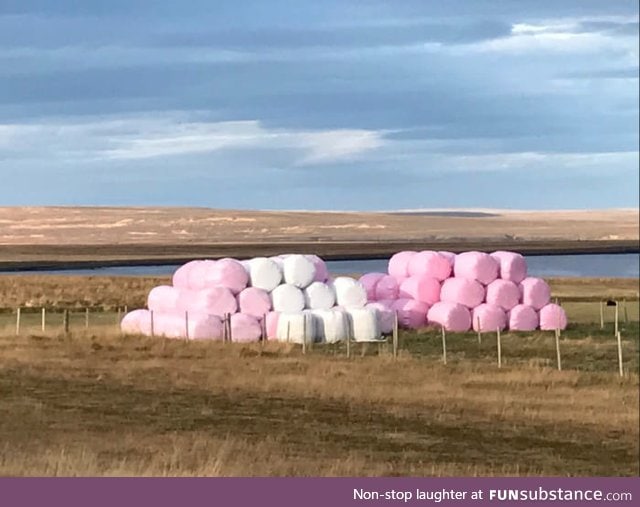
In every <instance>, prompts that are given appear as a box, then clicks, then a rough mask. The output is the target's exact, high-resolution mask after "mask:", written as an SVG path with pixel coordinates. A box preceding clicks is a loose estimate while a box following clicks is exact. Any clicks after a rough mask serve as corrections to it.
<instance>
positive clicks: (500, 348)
mask: <svg viewBox="0 0 640 507" xmlns="http://www.w3.org/2000/svg"><path fill="white" fill-rule="evenodd" d="M496 338H497V342H498V368H502V340H501V338H500V328H499V327H498V328H496Z"/></svg>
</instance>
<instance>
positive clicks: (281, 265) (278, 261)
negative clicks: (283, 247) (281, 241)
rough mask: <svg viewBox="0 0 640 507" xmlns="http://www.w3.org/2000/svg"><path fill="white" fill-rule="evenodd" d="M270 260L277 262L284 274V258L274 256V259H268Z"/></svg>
mask: <svg viewBox="0 0 640 507" xmlns="http://www.w3.org/2000/svg"><path fill="white" fill-rule="evenodd" d="M268 259H269V260H270V261H273V262H275V263H276V264H277V265H278V267H279V268H280V272H281V273H284V258H283V257H282V256H281V255H274V256H273V257H268Z"/></svg>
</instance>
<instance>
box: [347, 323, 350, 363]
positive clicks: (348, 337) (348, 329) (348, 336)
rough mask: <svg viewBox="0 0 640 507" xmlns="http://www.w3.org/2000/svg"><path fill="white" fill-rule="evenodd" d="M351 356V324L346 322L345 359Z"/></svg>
mask: <svg viewBox="0 0 640 507" xmlns="http://www.w3.org/2000/svg"><path fill="white" fill-rule="evenodd" d="M350 357H351V324H349V323H348V322H347V359H349V358H350Z"/></svg>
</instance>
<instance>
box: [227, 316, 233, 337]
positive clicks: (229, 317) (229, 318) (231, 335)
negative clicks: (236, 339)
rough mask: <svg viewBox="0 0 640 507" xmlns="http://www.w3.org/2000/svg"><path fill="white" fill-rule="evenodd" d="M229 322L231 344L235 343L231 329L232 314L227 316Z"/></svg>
mask: <svg viewBox="0 0 640 507" xmlns="http://www.w3.org/2000/svg"><path fill="white" fill-rule="evenodd" d="M227 315H228V317H227V322H228V323H229V324H228V325H229V343H231V342H233V330H232V329H231V314H230V313H228V314H227Z"/></svg>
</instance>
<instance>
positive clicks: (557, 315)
mask: <svg viewBox="0 0 640 507" xmlns="http://www.w3.org/2000/svg"><path fill="white" fill-rule="evenodd" d="M539 316H540V329H542V330H543V331H553V330H555V329H560V330H562V329H566V327H567V314H566V313H565V311H564V309H563V308H562V307H561V306H559V305H556V304H554V303H549V304H547V305H544V306H543V307H542V308H541V309H540V313H539Z"/></svg>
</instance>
